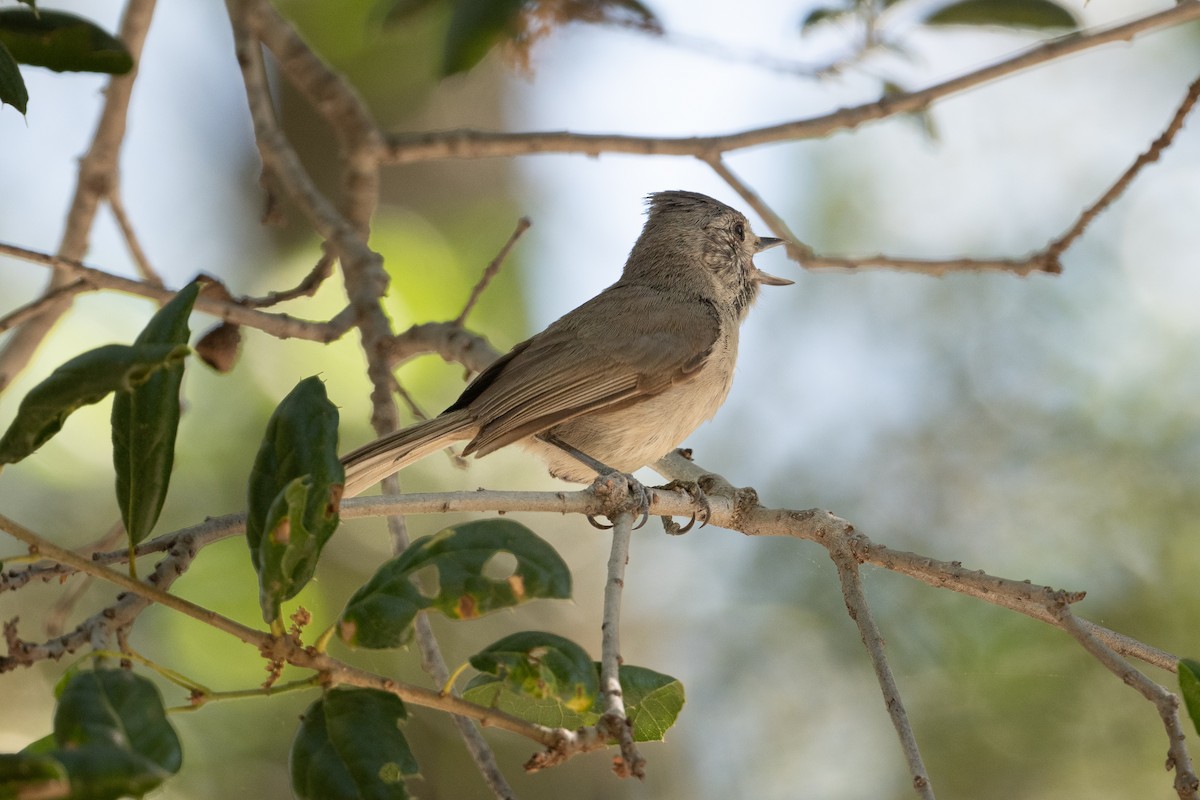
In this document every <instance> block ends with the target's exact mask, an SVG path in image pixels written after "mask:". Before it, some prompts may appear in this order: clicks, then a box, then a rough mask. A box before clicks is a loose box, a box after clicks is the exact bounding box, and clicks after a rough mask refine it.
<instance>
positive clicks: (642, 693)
mask: <svg viewBox="0 0 1200 800" xmlns="http://www.w3.org/2000/svg"><path fill="white" fill-rule="evenodd" d="M595 669H596V675H597V680H599V675H600V665H599V664H598V663H597V664H595ZM619 675H620V681H621V691H622V694H623V695H624V699H625V713H626V715H627V716H628V717H629V719H630V721H631V722H632V724H633V738H634V741H638V742H658V741H662V740H663V738H664V734H665V733H666V731H667V730H668V729H669V728H670V727H671V726H673V725H674V724H675V721H676V719H678V717H679V712H680V710H681V709H682V708H683V703H684V693H683V684H681V683H680V682H679V681H678V680H676V679H675V678H672V677H671V676H669V675H663V674H662V673H660V672H655V671H654V670H650V669H646V668H645V667H635V666H632V665H627V664H622V665H621V667H620V672H619ZM463 699H465V700H469V701H470V702H472V703H475V704H476V705H481V706H487V707H488V708H498V709H500V710H501V711H505V712H507V713H509V714H512V715H513V716H517V717H520V718H521V719H524V720H527V721H529V722H533V723H536V724H538V725H546V726H549V727H561V728H569V729H570V728H578V727H580V726H583V725H595V724H596V721H597V720H599V719H600V715H601V714H602V713H603V710H604V709H603V707H602V706H603V698H602V697H600V696H597V697H596V701H595V703H593V704H592V707H591V708H589V709H587V710H586V711H582V712H577V711H573V710H571V709H568V708H566V707H565V706H563V705H562V704H561V703H560V702H558V701H557V700H556V699H554V698H535V697H530V696H529V695H527V694H523V693H519V692H516V691H513V690H512V689H510V688H509V687H508V686H507V685H506V683H505V681H503V680H501V679H499V678H496V677H494V676H492V675H486V674H484V675H477V676H476V677H475V678H474V679H472V680H471V682H470V683H469V684H468V685H467V688H466V691H464V692H463Z"/></svg>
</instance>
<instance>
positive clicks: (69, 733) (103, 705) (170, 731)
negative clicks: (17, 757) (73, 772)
mask: <svg viewBox="0 0 1200 800" xmlns="http://www.w3.org/2000/svg"><path fill="white" fill-rule="evenodd" d="M54 738H55V740H57V742H58V745H59V747H60V748H82V747H86V746H89V745H94V744H95V745H112V746H114V747H121V748H124V749H127V750H130V751H131V752H133V753H136V754H137V755H139V756H142V757H144V758H146V759H149V760H150V761H152V762H153V763H154V764H156V765H157V766H159V767H160V768H162V769H163V770H165V771H166V772H168V773H171V774H174V773H176V772H178V771H179V767H180V766H181V764H182V763H183V750H182V749H181V747H180V744H179V737H178V736H176V735H175V729H174V728H172V727H171V723H169V722H167V713H166V709H164V708H163V703H162V697H161V696H160V695H159V693H158V689H157V688H155V686H154V684H153V683H151V682H150V681H148V680H146V679H145V678H143V677H141V676H140V675H135V674H134V673H132V672H129V671H127V670H123V669H100V670H90V671H86V672H79V673H78V674H76V676H75V677H74V678H73V679H72V680H71V682H70V683H69V684H67V686H66V688H65V689H64V690H63V693H62V696H61V697H60V698H58V707H57V708H56V709H55V711H54Z"/></svg>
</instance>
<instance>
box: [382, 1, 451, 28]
mask: <svg viewBox="0 0 1200 800" xmlns="http://www.w3.org/2000/svg"><path fill="white" fill-rule="evenodd" d="M438 2H441V0H376V3H375V5H374V7H373V8H372V11H371V16H372V17H374V18H376V19H382V20H383V21H384V22H385V23H386V24H388V25H393V24H396V23H401V22H407V21H408V20H409V19H411V18H412V17H415V16H417V15H418V14H420V13H421V12H422V11H425V10H426V9H428V8H429V7H431V6H433V5H434V4H435V3H438Z"/></svg>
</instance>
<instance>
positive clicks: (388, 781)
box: [291, 687, 419, 800]
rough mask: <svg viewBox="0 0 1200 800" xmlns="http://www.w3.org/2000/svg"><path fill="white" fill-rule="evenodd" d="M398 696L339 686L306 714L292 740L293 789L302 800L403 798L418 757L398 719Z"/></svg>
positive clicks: (400, 711) (400, 716)
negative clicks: (406, 783)
mask: <svg viewBox="0 0 1200 800" xmlns="http://www.w3.org/2000/svg"><path fill="white" fill-rule="evenodd" d="M407 716H408V714H407V712H406V710H405V708H404V704H403V703H402V702H400V698H398V697H396V696H395V695H392V694H388V693H387V692H380V691H376V690H374V689H352V688H346V687H339V688H335V689H331V690H330V691H328V692H326V694H325V696H324V697H322V698H321V699H320V700H317V701H316V702H315V703H313V704H312V705H311V706H309V707H308V710H307V711H305V712H304V717H303V721H302V722H301V724H300V729H299V730H298V731H297V732H296V738H295V740H294V741H293V742H292V754H291V771H292V790H293V791H294V792H295V793H296V796H297V797H299V798H301V800H309V799H310V798H311V800H343V798H344V799H345V800H403V798H406V797H408V792H407V790H406V789H405V786H404V778H405V777H407V776H412V775H417V774H418V772H419V770H418V767H417V761H416V758H415V757H414V756H413V754H412V751H411V750H410V749H409V746H408V741H407V740H406V739H405V738H404V734H402V733H401V732H400V726H399V723H400V722H401V721H402V720H404V719H405V718H406V717H407Z"/></svg>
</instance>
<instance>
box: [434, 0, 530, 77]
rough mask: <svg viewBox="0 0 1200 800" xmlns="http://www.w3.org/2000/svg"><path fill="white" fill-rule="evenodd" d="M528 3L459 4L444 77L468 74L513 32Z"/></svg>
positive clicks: (461, 0) (464, 0) (478, 0)
mask: <svg viewBox="0 0 1200 800" xmlns="http://www.w3.org/2000/svg"><path fill="white" fill-rule="evenodd" d="M523 4H524V0H457V2H456V3H455V5H454V11H453V13H451V15H450V27H449V29H448V30H447V31H446V46H445V48H444V50H443V52H442V76H443V77H446V76H448V75H454V74H455V73H458V72H466V71H467V70H469V69H470V68H471V67H473V66H475V65H476V64H478V63H479V62H480V61H482V60H483V57H484V56H485V55H487V53H488V51H489V50H491V49H492V48H493V47H495V46H496V44H497V43H498V42H499V41H500V40H501V39H503V38H504V36H505V34H506V33H509V32H510V31H511V30H512V28H513V22H514V20H515V19H516V17H517V14H518V12H520V10H521V6H522V5H523Z"/></svg>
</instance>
